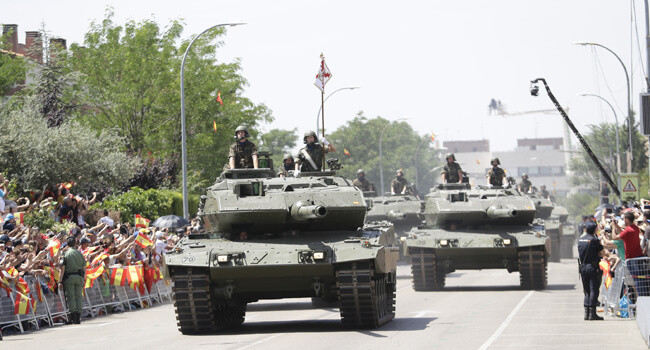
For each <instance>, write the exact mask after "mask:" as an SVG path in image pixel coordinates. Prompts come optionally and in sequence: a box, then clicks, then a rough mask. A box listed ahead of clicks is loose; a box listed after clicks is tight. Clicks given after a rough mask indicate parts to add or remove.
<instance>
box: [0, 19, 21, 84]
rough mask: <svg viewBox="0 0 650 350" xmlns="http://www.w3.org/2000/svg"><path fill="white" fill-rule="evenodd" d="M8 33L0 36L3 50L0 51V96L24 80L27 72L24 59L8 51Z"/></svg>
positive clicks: (0, 45) (0, 44)
mask: <svg viewBox="0 0 650 350" xmlns="http://www.w3.org/2000/svg"><path fill="white" fill-rule="evenodd" d="M10 35H11V33H10V32H9V33H6V34H5V35H3V36H0V49H2V50H4V52H2V51H0V96H4V95H5V94H6V93H7V92H8V91H9V90H10V89H11V88H13V87H14V86H15V85H16V84H19V83H20V82H22V81H24V80H25V74H26V72H27V66H26V63H25V59H24V58H23V57H21V56H18V55H16V54H13V53H11V52H9V51H10V50H11V44H10V43H9V36H10Z"/></svg>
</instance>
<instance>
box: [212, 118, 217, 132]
mask: <svg viewBox="0 0 650 350" xmlns="http://www.w3.org/2000/svg"><path fill="white" fill-rule="evenodd" d="M212 129H214V132H217V121H216V120H213V121H212Z"/></svg>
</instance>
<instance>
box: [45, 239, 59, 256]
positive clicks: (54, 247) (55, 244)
mask: <svg viewBox="0 0 650 350" xmlns="http://www.w3.org/2000/svg"><path fill="white" fill-rule="evenodd" d="M59 249H61V242H59V240H58V239H53V240H51V241H50V244H49V245H48V246H47V251H48V252H50V257H52V258H53V257H54V256H55V255H56V253H58V252H59Z"/></svg>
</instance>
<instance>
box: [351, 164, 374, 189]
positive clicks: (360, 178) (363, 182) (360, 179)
mask: <svg viewBox="0 0 650 350" xmlns="http://www.w3.org/2000/svg"><path fill="white" fill-rule="evenodd" d="M352 184H353V185H354V186H357V187H358V188H359V189H360V190H361V191H370V181H368V179H366V173H365V172H364V171H363V169H359V170H357V178H356V179H354V181H352Z"/></svg>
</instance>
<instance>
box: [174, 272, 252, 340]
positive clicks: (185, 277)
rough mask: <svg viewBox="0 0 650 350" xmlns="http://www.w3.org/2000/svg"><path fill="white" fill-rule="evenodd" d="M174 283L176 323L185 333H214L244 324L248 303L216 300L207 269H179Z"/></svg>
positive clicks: (175, 274)
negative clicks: (211, 293)
mask: <svg viewBox="0 0 650 350" xmlns="http://www.w3.org/2000/svg"><path fill="white" fill-rule="evenodd" d="M172 280H173V282H174V284H173V287H172V291H173V293H174V308H175V311H176V321H177V325H178V330H179V331H180V332H181V333H183V334H201V333H211V332H215V331H218V330H221V329H225V328H231V327H236V326H239V325H241V324H242V323H243V322H244V316H245V313H246V303H240V302H234V301H221V302H214V301H213V300H212V297H211V296H210V275H209V272H208V270H207V269H204V268H192V267H188V268H184V267H176V268H174V270H173V273H172Z"/></svg>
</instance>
